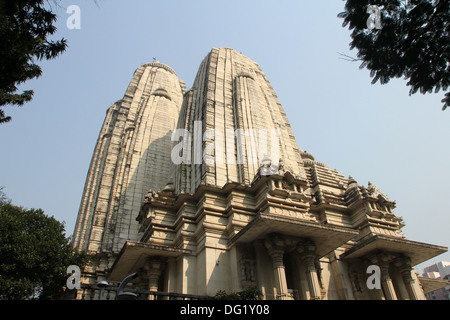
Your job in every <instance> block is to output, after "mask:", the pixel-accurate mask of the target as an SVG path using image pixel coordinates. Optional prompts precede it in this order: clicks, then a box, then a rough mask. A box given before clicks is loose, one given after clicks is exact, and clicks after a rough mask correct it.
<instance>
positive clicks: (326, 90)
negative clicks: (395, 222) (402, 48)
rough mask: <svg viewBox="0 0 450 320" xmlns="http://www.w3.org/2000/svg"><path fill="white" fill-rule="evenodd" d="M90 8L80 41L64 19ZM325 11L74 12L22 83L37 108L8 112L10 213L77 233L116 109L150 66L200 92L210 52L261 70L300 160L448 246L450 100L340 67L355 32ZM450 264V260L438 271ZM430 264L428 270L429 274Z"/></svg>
mask: <svg viewBox="0 0 450 320" xmlns="http://www.w3.org/2000/svg"><path fill="white" fill-rule="evenodd" d="M71 4H77V5H78V6H79V7H80V9H81V29H80V30H69V29H68V28H67V27H66V19H67V18H68V17H69V14H67V13H66V10H65V8H66V7H68V6H69V5H71ZM343 6H344V2H343V1H341V0H326V1H293V0H291V1H286V0H282V1H261V0H258V1H256V0H253V1H250V0H240V1H236V0H231V1H220V2H219V1H211V0H209V1H206V0H191V1H181V0H180V1H176V0H164V1H144V0H134V1H123V0H121V1H119V0H108V1H101V0H99V1H98V6H97V5H95V3H94V2H93V0H85V1H63V2H62V7H63V8H59V9H57V13H58V16H59V20H58V22H57V26H58V32H57V34H56V35H55V37H54V38H55V39H56V38H61V37H65V38H66V39H68V43H69V47H68V49H67V51H66V52H65V53H63V54H62V55H61V56H60V57H58V58H57V59H56V60H52V61H49V62H42V63H40V65H41V66H42V68H43V75H42V77H41V78H39V79H38V80H33V81H29V82H27V83H25V84H24V85H23V86H22V87H21V89H23V90H26V89H33V90H34V91H35V96H34V99H33V101H32V102H30V103H28V104H26V105H24V106H23V107H21V108H17V107H7V108H6V109H5V110H6V112H7V114H8V115H11V116H12V117H13V120H12V122H10V123H9V124H6V125H2V126H0V138H1V141H2V151H1V155H0V186H5V190H4V191H5V192H6V193H7V195H8V196H9V197H10V198H11V199H12V200H13V203H15V204H17V205H22V206H24V207H28V208H42V209H44V210H45V212H46V213H47V214H48V215H53V216H55V218H57V219H58V220H60V221H65V222H66V231H67V234H72V233H73V229H74V226H75V221H76V217H77V214H78V207H79V204H80V199H81V194H82V191H83V187H84V182H85V178H86V173H87V170H88V166H89V163H90V160H91V156H92V152H93V148H94V144H95V142H96V139H97V135H98V132H99V130H100V126H101V124H102V122H103V120H104V116H105V112H106V109H107V108H108V107H109V106H110V105H111V104H112V103H114V102H115V101H116V100H119V99H121V98H122V97H123V94H124V93H125V90H126V88H127V86H128V84H129V82H130V80H131V77H132V75H133V72H134V70H135V69H136V68H137V67H138V66H139V65H141V64H143V63H146V62H151V61H152V60H153V57H156V58H157V59H158V60H159V61H161V62H163V63H165V64H168V65H169V66H171V67H172V68H173V69H174V70H175V72H176V73H177V74H178V76H179V77H180V78H181V79H183V80H184V81H185V82H186V85H187V87H188V88H189V87H190V86H191V84H192V82H193V80H194V77H195V74H196V72H197V69H198V66H199V64H200V62H201V60H202V59H203V58H204V57H205V56H206V55H207V53H208V52H209V51H210V50H211V48H212V47H231V48H234V49H236V50H238V51H241V52H242V53H243V54H245V55H246V56H248V57H249V58H251V59H252V60H254V61H256V62H257V63H259V65H260V66H261V68H262V70H263V71H264V73H265V74H266V75H267V77H268V78H269V81H270V82H271V84H272V86H273V87H274V89H275V91H276V93H277V95H278V97H279V99H280V101H281V103H282V105H283V107H284V109H285V111H286V113H287V116H288V118H289V120H290V123H291V126H292V128H293V130H294V133H295V136H296V139H297V142H298V144H299V146H300V148H302V149H303V150H306V151H308V152H310V153H312V154H313V155H314V156H315V158H316V160H317V161H320V162H323V163H326V164H327V165H328V166H330V167H331V168H333V169H337V170H339V171H340V172H341V173H342V174H344V175H345V176H348V175H352V176H353V177H354V178H355V179H356V180H357V181H358V182H359V183H360V184H362V185H365V186H367V183H368V181H371V182H372V183H373V184H375V185H376V186H378V187H379V188H380V190H381V191H382V192H383V193H385V194H386V195H387V196H388V197H389V198H390V199H391V200H396V201H397V209H396V211H395V212H396V214H397V215H398V216H402V217H403V218H404V220H405V222H406V227H405V228H404V229H403V231H404V233H405V234H406V236H407V238H408V239H410V240H415V241H420V242H426V243H431V244H437V245H443V246H447V247H450V236H449V233H450V232H449V228H450V214H449V211H450V209H449V201H450V200H449V199H450V170H449V168H448V166H449V163H450V149H449V139H450V125H449V123H450V110H448V111H445V112H443V111H441V107H442V103H441V102H440V100H441V99H442V98H443V93H438V94H431V95H430V94H429V95H421V94H416V95H413V96H409V95H408V92H409V88H408V87H407V86H406V81H405V80H403V79H399V80H396V81H392V82H391V83H389V84H387V85H384V86H381V85H379V84H376V85H371V84H370V81H371V79H370V77H369V72H368V71H367V70H360V69H359V68H358V66H359V65H358V64H357V63H351V62H347V61H345V60H342V59H340V56H339V54H338V52H343V53H347V54H350V55H353V56H355V55H356V52H354V51H349V49H348V48H349V46H348V44H349V42H350V40H351V39H350V32H349V30H348V29H344V28H342V20H341V19H339V18H337V14H338V13H339V12H341V11H342V10H343ZM439 260H447V261H450V255H449V254H448V253H446V254H443V255H441V256H439V257H437V258H435V259H432V260H430V261H429V262H428V263H426V265H427V264H430V263H432V262H435V261H439ZM421 267H423V266H422V265H421V266H419V267H418V268H417V269H418V271H421Z"/></svg>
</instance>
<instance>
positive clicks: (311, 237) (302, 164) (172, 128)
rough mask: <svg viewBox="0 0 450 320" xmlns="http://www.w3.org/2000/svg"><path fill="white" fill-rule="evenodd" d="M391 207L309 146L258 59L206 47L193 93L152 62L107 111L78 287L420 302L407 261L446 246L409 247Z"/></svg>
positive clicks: (86, 200)
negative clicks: (128, 280) (130, 283)
mask: <svg viewBox="0 0 450 320" xmlns="http://www.w3.org/2000/svg"><path fill="white" fill-rule="evenodd" d="M154 60H156V59H154ZM293 89H294V88H293ZM321 130H323V129H321ZM395 206H396V203H395V201H391V200H390V199H389V197H388V196H387V195H385V194H383V193H382V192H381V191H380V190H379V189H378V188H377V187H376V186H374V185H372V184H371V183H369V184H368V186H367V187H365V186H363V185H360V184H359V183H358V182H357V181H356V180H355V179H354V178H352V177H348V178H346V177H344V176H343V175H342V174H340V173H339V172H338V171H337V170H332V169H330V168H329V167H328V166H327V165H326V164H324V163H322V162H319V161H317V160H316V159H315V158H314V156H313V155H311V154H310V153H308V152H306V151H303V150H302V149H301V148H300V147H299V146H298V145H297V142H296V139H295V137H294V134H293V130H292V128H291V126H290V124H289V121H288V119H287V117H286V113H285V112H284V110H283V108H282V106H281V104H280V101H279V100H278V97H277V95H276V94H275V92H274V90H273V88H272V86H271V85H270V83H269V81H268V79H267V78H266V76H265V75H264V73H263V71H262V70H261V68H260V67H259V66H258V64H257V63H255V62H253V61H252V60H251V59H249V58H248V57H246V56H244V55H243V54H242V53H239V52H237V51H236V50H233V49H230V48H213V49H212V50H211V52H210V53H209V54H208V55H207V56H206V57H205V58H204V59H203V61H202V62H201V64H200V67H199V69H198V73H197V75H196V77H195V80H194V83H193V86H192V88H190V89H189V90H186V88H185V85H184V82H183V81H181V80H179V79H178V77H177V75H176V73H175V71H174V70H173V69H171V68H170V67H169V66H167V65H165V64H162V63H160V62H157V61H154V62H152V63H148V64H145V65H142V66H140V67H139V68H138V69H137V70H136V72H135V73H134V76H133V78H132V80H131V82H130V85H129V87H128V89H127V91H126V93H125V95H124V97H123V99H122V100H119V101H118V102H116V103H115V104H114V105H113V106H111V107H110V108H109V109H108V111H107V114H106V118H105V121H104V124H103V127H102V128H101V131H100V134H99V137H98V140H97V144H96V146H95V150H94V154H93V157H92V160H91V165H90V168H89V171H88V175H87V179H86V185H85V189H84V192H83V196H82V201H81V205H80V211H79V214H78V220H77V224H76V228H75V233H74V244H75V246H76V247H78V248H80V249H84V250H87V251H88V252H89V253H90V254H92V255H94V256H96V257H97V258H98V259H97V260H96V261H97V262H96V263H95V264H93V265H91V266H90V267H89V268H87V269H86V270H85V271H84V279H85V280H84V281H85V284H86V285H87V284H88V283H95V281H99V280H104V279H108V281H110V282H111V283H115V282H119V281H121V280H122V279H124V278H125V277H126V276H128V275H130V274H132V273H135V272H137V273H138V274H139V276H138V277H137V278H136V280H135V283H134V287H135V289H136V290H141V291H142V292H143V294H144V295H146V296H147V295H151V294H153V293H152V292H156V291H158V292H166V293H167V295H170V294H169V292H172V293H173V292H176V293H177V294H181V295H183V294H191V295H201V296H204V295H210V296H211V295H214V294H216V293H217V292H218V291H219V290H224V291H227V292H233V291H234V292H237V291H241V290H243V289H246V288H249V287H257V288H258V289H259V290H260V291H261V292H262V297H263V298H264V299H383V298H386V299H423V298H424V292H423V289H422V288H421V287H420V284H419V279H418V278H417V276H416V275H415V273H414V271H413V269H412V267H413V266H414V265H416V264H418V263H421V262H423V261H425V260H427V259H430V258H432V257H434V256H436V255H438V254H440V253H442V252H445V251H446V250H447V248H445V247H441V246H436V245H431V244H425V243H419V242H415V241H411V240H407V239H406V238H405V236H404V235H403V233H402V231H401V229H402V227H403V226H404V225H405V224H404V221H403V219H402V218H401V217H397V216H396V214H395V213H394V209H395ZM368 265H370V266H372V267H371V268H372V269H374V270H378V271H379V272H380V277H381V278H380V288H381V286H382V288H383V289H382V290H381V289H373V288H378V286H373V287H370V288H369V287H366V286H365V280H364V277H365V276H366V270H368V269H367V267H368ZM373 266H374V267H373ZM372 269H370V270H372ZM374 277H376V275H374ZM375 280H376V279H375ZM80 296H83V294H81V295H79V297H80Z"/></svg>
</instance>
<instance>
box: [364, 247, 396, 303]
mask: <svg viewBox="0 0 450 320" xmlns="http://www.w3.org/2000/svg"><path fill="white" fill-rule="evenodd" d="M368 258H369V260H370V262H371V263H372V264H374V265H377V266H378V267H380V272H381V286H382V288H383V292H384V297H385V298H386V300H397V294H396V293H395V289H394V284H393V283H392V279H391V277H390V275H389V264H390V262H391V261H392V260H393V256H391V255H389V254H387V253H382V252H379V253H375V254H372V255H371V256H369V257H368Z"/></svg>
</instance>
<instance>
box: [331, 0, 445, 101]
mask: <svg viewBox="0 0 450 320" xmlns="http://www.w3.org/2000/svg"><path fill="white" fill-rule="evenodd" d="M449 3H450V2H449V1H448V0H403V1H400V0H346V4H345V11H344V12H341V13H340V14H339V15H338V17H340V18H343V19H344V22H343V26H344V27H346V26H348V27H349V29H350V30H353V31H352V33H351V37H352V41H351V42H350V49H354V48H356V49H357V50H358V53H357V58H355V59H353V60H355V61H356V60H360V61H362V64H361V65H360V68H361V69H362V68H367V69H368V70H370V75H371V77H372V84H374V83H376V82H377V81H379V82H380V83H381V84H385V83H388V82H389V80H390V79H392V78H400V77H404V78H405V79H407V80H408V82H407V85H408V86H410V94H414V93H416V92H418V91H420V92H421V93H423V94H425V93H431V92H433V91H434V92H439V90H441V89H442V90H443V91H447V90H448V88H449V85H450V8H449ZM370 5H373V6H377V8H378V9H379V17H380V23H381V27H380V28H379V29H378V28H368V25H367V20H368V19H372V18H374V16H373V14H374V13H370V12H368V7H369V6H370ZM371 15H372V17H371ZM442 102H443V103H444V105H443V108H442V109H443V110H445V109H446V108H447V107H448V106H450V92H447V93H446V94H445V97H444V99H443V100H442Z"/></svg>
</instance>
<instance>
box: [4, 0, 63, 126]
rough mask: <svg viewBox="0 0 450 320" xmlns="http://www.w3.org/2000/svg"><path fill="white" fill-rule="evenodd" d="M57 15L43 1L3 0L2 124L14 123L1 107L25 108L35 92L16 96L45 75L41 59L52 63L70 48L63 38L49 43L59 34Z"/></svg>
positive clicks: (30, 91) (25, 92)
mask: <svg viewBox="0 0 450 320" xmlns="http://www.w3.org/2000/svg"><path fill="white" fill-rule="evenodd" d="M55 21H56V15H55V14H53V13H52V12H51V11H50V10H49V9H46V8H45V7H44V0H14V1H11V0H8V1H0V62H1V63H0V124H1V123H4V122H8V121H10V120H11V117H10V116H6V115H5V112H4V110H2V109H1V108H2V107H3V106H5V105H8V104H11V105H23V104H24V103H25V102H27V101H30V100H31V98H32V96H33V91H32V90H26V91H24V92H23V93H16V91H17V90H18V88H17V86H18V85H19V84H21V83H23V82H25V81H26V80H29V79H33V78H38V77H39V76H40V75H41V74H42V70H41V68H40V67H39V66H38V65H37V64H36V62H37V61H38V60H42V59H46V60H50V59H53V58H55V57H56V56H58V55H59V54H60V53H61V52H63V51H64V50H65V49H66V47H67V42H66V40H65V39H64V38H62V39H61V40H58V41H51V40H48V36H49V35H52V34H54V33H55V32H56V27H55V26H54V25H53V23H54V22H55Z"/></svg>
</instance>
